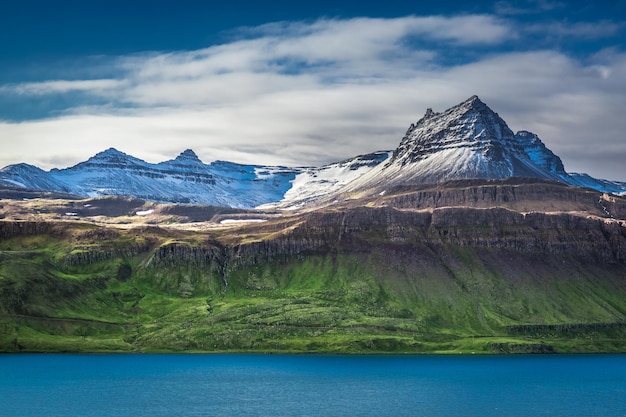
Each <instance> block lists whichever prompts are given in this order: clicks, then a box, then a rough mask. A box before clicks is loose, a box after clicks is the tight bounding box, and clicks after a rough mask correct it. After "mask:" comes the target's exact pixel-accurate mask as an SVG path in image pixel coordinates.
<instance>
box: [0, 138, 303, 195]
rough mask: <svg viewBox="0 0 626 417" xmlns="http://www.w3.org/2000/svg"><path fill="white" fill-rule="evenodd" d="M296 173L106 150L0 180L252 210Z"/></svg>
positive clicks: (4, 174) (10, 171) (185, 155)
mask: <svg viewBox="0 0 626 417" xmlns="http://www.w3.org/2000/svg"><path fill="white" fill-rule="evenodd" d="M301 171H302V169H297V168H296V169H292V168H285V167H274V166H255V165H241V164H234V163H230V162H224V161H216V162H213V163H211V164H209V165H206V164H204V163H203V162H202V161H200V159H198V157H197V155H196V154H195V153H194V152H193V151H192V150H189V149H188V150H186V151H184V152H182V153H181V154H180V155H179V156H178V157H176V158H175V159H173V160H170V161H165V162H161V163H158V164H150V163H148V162H145V161H143V160H141V159H138V158H135V157H133V156H130V155H127V154H125V153H123V152H120V151H118V150H116V149H113V148H110V149H107V150H105V151H103V152H100V153H98V154H96V155H95V156H93V157H91V158H89V159H88V160H87V161H85V162H81V163H79V164H77V165H75V166H73V167H70V168H66V169H53V170H51V171H50V172H45V171H42V170H40V169H38V168H36V167H32V166H29V165H25V164H18V165H10V166H8V167H5V168H3V169H2V170H1V171H0V181H3V182H5V183H7V184H9V185H14V186H15V185H18V186H22V187H25V188H33V189H42V190H54V191H63V192H68V193H72V194H77V195H83V196H89V197H95V196H100V195H123V196H132V197H136V198H141V199H146V200H151V201H159V202H171V203H196V204H207V205H221V206H230V207H255V206H257V205H260V204H264V203H268V202H271V201H277V200H280V199H281V198H282V197H283V195H284V194H285V192H286V191H287V190H288V189H289V188H290V187H291V181H293V179H294V178H295V177H296V175H297V174H298V173H300V172H301Z"/></svg>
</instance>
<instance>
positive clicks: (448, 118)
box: [393, 96, 523, 164]
mask: <svg viewBox="0 0 626 417" xmlns="http://www.w3.org/2000/svg"><path fill="white" fill-rule="evenodd" d="M454 148H467V149H468V150H470V151H476V152H484V153H485V156H486V157H488V158H492V159H493V158H496V159H497V158H501V157H502V152H505V151H509V152H514V153H517V154H523V150H522V149H521V147H520V145H519V143H518V142H517V141H516V140H515V137H514V134H513V132H512V131H511V129H509V127H508V126H507V125H506V123H505V122H504V120H502V119H501V118H500V116H498V114H497V113H495V112H494V111H492V110H491V109H490V108H489V107H488V106H487V105H486V104H485V103H483V102H482V101H481V100H480V99H479V98H478V96H472V97H470V98H469V99H467V100H465V101H464V102H462V103H460V104H458V105H456V106H454V107H451V108H449V109H448V110H446V111H444V112H443V113H435V112H434V111H433V110H432V109H428V110H427V111H426V114H425V115H424V117H423V118H421V119H420V120H419V121H418V122H417V123H415V124H413V125H411V127H410V128H409V130H408V131H407V134H406V135H405V137H404V138H403V139H402V141H401V143H400V146H399V147H398V148H397V149H396V151H395V152H394V155H393V159H394V160H401V161H402V163H403V164H406V163H410V162H416V161H419V160H422V159H424V158H427V157H428V156H430V155H432V154H434V153H436V152H439V151H441V150H449V149H454Z"/></svg>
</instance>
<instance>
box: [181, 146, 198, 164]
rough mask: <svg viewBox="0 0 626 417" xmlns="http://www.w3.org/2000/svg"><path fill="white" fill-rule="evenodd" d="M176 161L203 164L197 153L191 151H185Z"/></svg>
mask: <svg viewBox="0 0 626 417" xmlns="http://www.w3.org/2000/svg"><path fill="white" fill-rule="evenodd" d="M176 160H177V161H181V162H182V161H184V162H200V163H202V161H200V158H198V155H196V153H195V152H194V151H192V150H191V149H185V150H184V151H183V152H181V153H180V155H178V156H177V157H176Z"/></svg>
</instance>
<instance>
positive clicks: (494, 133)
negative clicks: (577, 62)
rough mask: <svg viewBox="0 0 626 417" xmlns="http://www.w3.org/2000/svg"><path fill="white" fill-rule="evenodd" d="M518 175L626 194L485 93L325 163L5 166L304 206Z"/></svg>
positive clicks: (203, 199)
mask: <svg viewBox="0 0 626 417" xmlns="http://www.w3.org/2000/svg"><path fill="white" fill-rule="evenodd" d="M518 176H522V177H534V178H543V179H548V180H552V181H558V182H562V183H565V184H569V185H572V186H582V187H588V188H592V189H595V190H597V191H601V192H609V193H613V194H624V193H626V183H624V182H619V181H609V180H598V179H595V178H593V177H591V176H589V175H587V174H576V173H571V174H570V173H567V172H566V171H565V167H564V165H563V162H562V161H561V159H560V158H559V157H558V156H557V155H555V154H554V153H553V152H552V151H551V150H550V149H548V148H547V147H546V146H545V144H544V143H543V142H542V141H541V139H540V138H539V137H538V136H537V135H536V134H534V133H532V132H528V131H524V130H522V131H519V132H517V133H513V131H512V130H511V129H510V128H509V127H508V126H507V124H506V122H505V121H504V120H503V119H502V118H501V117H500V116H499V115H498V114H497V113H495V112H494V111H493V110H491V109H490V108H489V107H488V106H487V105H486V104H485V103H484V102H482V101H481V100H480V98H479V97H478V96H472V97H470V98H469V99H467V100H465V101H464V102H462V103H460V104H458V105H456V106H453V107H451V108H449V109H447V110H445V111H443V112H434V111H433V110H432V109H431V108H429V109H427V111H426V113H425V115H424V116H423V117H422V118H421V119H419V120H418V121H417V122H416V123H413V124H411V126H410V127H409V129H408V130H407V132H406V134H405V136H404V137H403V138H402V140H401V141H400V144H399V146H398V147H397V148H396V149H395V150H393V151H377V152H373V153H370V154H367V155H359V156H356V157H354V158H350V159H347V160H343V161H340V162H336V163H332V164H327V165H324V166H321V167H283V166H264V165H244V164H237V163H233V162H228V161H214V162H211V163H210V164H205V163H203V162H202V161H201V160H200V159H199V158H198V156H197V155H196V153H195V152H194V151H193V150H191V149H186V150H184V151H183V152H181V153H180V154H179V155H178V156H177V157H176V158H174V159H171V160H167V161H163V162H159V163H157V164H151V163H148V162H146V161H143V160H141V159H139V158H136V157H134V156H131V155H128V154H126V153H124V152H121V151H118V150H117V149H115V148H108V149H106V150H105V151H102V152H99V153H97V154H96V155H94V156H93V157H91V158H89V159H88V160H86V161H84V162H80V163H78V164H76V165H74V166H72V167H69V168H64V169H52V170H50V171H44V170H41V169H39V168H37V167H35V166H33V165H28V164H14V165H9V166H7V167H4V168H2V169H1V170H0V183H4V184H7V185H11V186H21V187H24V188H32V189H39V190H45V191H56V192H66V193H72V194H77V195H83V196H87V197H95V196H98V195H124V196H130V197H136V198H142V199H146V200H151V201H157V202H171V203H191V204H208V205H222V206H229V207H235V208H254V207H261V208H283V209H285V208H287V209H294V208H301V207H303V206H305V205H307V204H309V203H311V202H315V201H319V200H320V199H322V198H328V197H329V196H332V195H335V194H340V193H345V192H352V191H359V190H360V191H362V190H366V189H374V188H380V187H390V186H395V185H401V184H417V183H437V182H441V181H447V180H452V179H463V178H484V179H496V178H507V177H518Z"/></svg>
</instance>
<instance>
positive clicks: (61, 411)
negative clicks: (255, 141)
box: [0, 355, 626, 417]
mask: <svg viewBox="0 0 626 417" xmlns="http://www.w3.org/2000/svg"><path fill="white" fill-rule="evenodd" d="M173 415H176V416H244V417H245V416H396V417H397V416H413V417H415V416H585V417H588V416H626V356H620V355H589V356H304V355H300V356H297V355H296V356H294V355H2V356H0V416H11V417H30V416H47V417H55V416H173Z"/></svg>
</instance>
